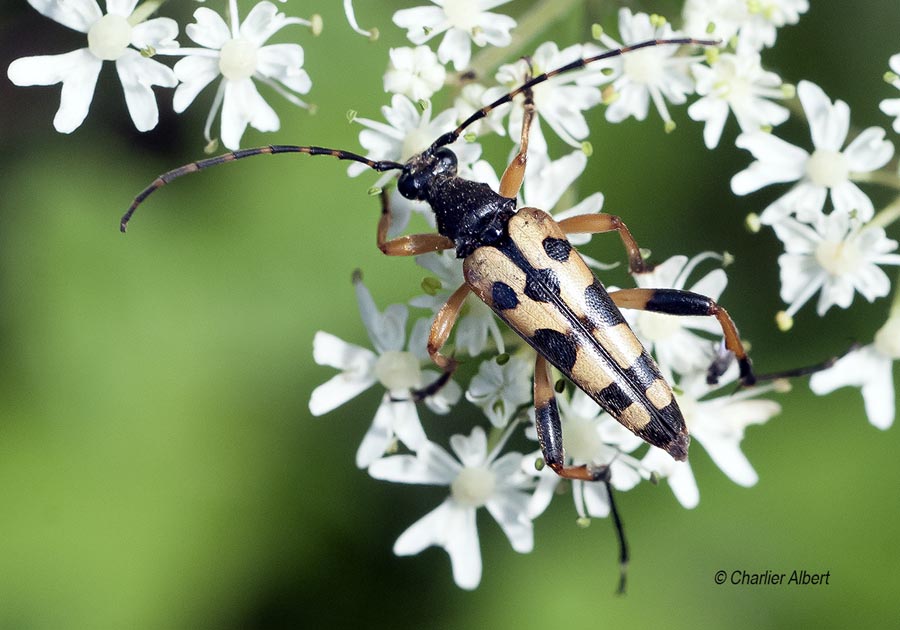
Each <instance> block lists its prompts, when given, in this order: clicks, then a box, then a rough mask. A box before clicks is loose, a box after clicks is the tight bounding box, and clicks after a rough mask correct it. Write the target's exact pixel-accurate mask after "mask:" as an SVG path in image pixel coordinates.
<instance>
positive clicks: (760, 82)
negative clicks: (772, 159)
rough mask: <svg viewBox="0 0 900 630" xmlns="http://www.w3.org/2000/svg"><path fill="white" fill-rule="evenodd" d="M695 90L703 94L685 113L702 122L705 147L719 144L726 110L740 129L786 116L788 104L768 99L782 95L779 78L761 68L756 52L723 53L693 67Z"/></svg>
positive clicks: (765, 124) (770, 123) (755, 127)
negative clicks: (703, 123) (783, 105)
mask: <svg viewBox="0 0 900 630" xmlns="http://www.w3.org/2000/svg"><path fill="white" fill-rule="evenodd" d="M692 70H693V72H694V77H695V78H696V80H697V93H698V94H699V95H700V96H701V97H702V98H700V99H699V100H697V101H696V102H694V103H692V104H691V106H690V107H688V116H690V117H691V118H692V119H694V120H697V121H702V122H705V123H706V124H705V125H704V127H703V140H704V142H705V143H706V146H707V148H709V149H712V148H714V147H715V146H716V145H718V144H719V139H720V138H721V137H722V129H723V128H724V127H725V120H726V119H727V118H728V110H729V109H730V110H731V111H733V112H734V117H735V118H736V119H737V122H738V125H740V127H741V131H759V130H760V129H761V128H763V127H770V126H775V125H780V124H781V123H783V122H784V121H785V120H787V119H788V116H789V112H788V110H787V108H785V107H782V106H781V105H777V104H775V103H772V102H771V101H769V100H767V99H770V98H784V96H785V95H784V93H783V92H782V90H781V79H780V78H779V77H778V75H777V74H775V73H774V72H767V71H765V70H763V68H762V65H761V63H760V58H759V54H757V53H749V54H745V55H732V54H728V53H725V54H722V55H720V56H719V58H718V59H717V60H716V61H715V63H713V64H712V66H711V67H710V66H706V65H702V64H696V65H694V66H693V68H692Z"/></svg>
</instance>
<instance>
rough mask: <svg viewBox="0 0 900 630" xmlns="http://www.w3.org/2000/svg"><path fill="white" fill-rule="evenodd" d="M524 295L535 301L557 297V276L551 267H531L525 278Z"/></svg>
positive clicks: (545, 300)
mask: <svg viewBox="0 0 900 630" xmlns="http://www.w3.org/2000/svg"><path fill="white" fill-rule="evenodd" d="M525 295H527V296H528V297H529V298H531V299H532V300H534V301H535V302H549V301H550V300H551V299H553V297H554V296H555V297H559V277H558V276H557V275H556V273H555V272H554V271H553V270H552V269H532V270H531V271H530V272H529V273H528V275H527V276H526V278H525Z"/></svg>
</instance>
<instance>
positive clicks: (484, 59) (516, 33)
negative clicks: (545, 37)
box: [470, 0, 581, 78]
mask: <svg viewBox="0 0 900 630" xmlns="http://www.w3.org/2000/svg"><path fill="white" fill-rule="evenodd" d="M580 3H581V0H541V1H540V2H536V3H534V5H533V6H532V8H531V9H530V10H529V11H528V12H527V13H526V14H525V15H523V16H522V18H521V19H519V20H518V23H517V25H516V28H514V29H513V31H512V35H513V37H512V42H511V43H510V45H509V46H506V47H504V48H496V47H493V46H489V47H487V48H482V49H481V52H479V53H478V54H477V55H475V57H474V58H473V59H472V64H471V66H470V71H472V72H474V73H475V76H476V77H477V78H481V77H485V76H488V75H489V74H493V72H494V71H495V70H496V69H497V68H499V67H500V64H502V63H504V62H506V63H509V61H510V60H512V59H516V58H517V57H519V56H521V54H522V51H523V50H524V49H525V46H526V45H527V44H530V43H531V42H532V40H534V39H535V38H536V37H537V36H538V35H540V34H541V33H542V32H544V31H545V30H547V28H549V27H550V25H551V24H553V23H554V22H556V21H557V20H560V19H562V18H563V17H565V16H566V15H568V13H569V11H571V10H572V7H574V6H575V5H576V4H580Z"/></svg>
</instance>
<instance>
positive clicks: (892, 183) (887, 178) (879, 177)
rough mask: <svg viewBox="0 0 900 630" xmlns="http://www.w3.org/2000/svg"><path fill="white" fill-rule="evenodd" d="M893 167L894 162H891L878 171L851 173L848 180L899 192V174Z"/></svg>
mask: <svg viewBox="0 0 900 630" xmlns="http://www.w3.org/2000/svg"><path fill="white" fill-rule="evenodd" d="M894 167H896V164H895V162H891V163H890V164H888V166H887V167H886V168H883V169H881V170H879V171H872V172H870V173H853V174H852V175H851V177H850V179H852V180H853V181H855V182H869V183H872V184H880V185H882V186H887V187H888V188H895V189H897V190H900V174H898V173H897V171H896V168H894Z"/></svg>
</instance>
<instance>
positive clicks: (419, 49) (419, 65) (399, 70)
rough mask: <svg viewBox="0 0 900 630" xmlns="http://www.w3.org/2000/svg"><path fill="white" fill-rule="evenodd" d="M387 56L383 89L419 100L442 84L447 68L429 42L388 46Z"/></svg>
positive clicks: (435, 90) (429, 94)
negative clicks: (388, 59) (389, 61)
mask: <svg viewBox="0 0 900 630" xmlns="http://www.w3.org/2000/svg"><path fill="white" fill-rule="evenodd" d="M390 56H391V63H390V66H389V67H388V70H387V72H385V73H384V91H385V92H393V93H394V94H403V95H405V96H408V97H409V98H410V99H412V100H413V101H420V100H423V99H427V98H431V95H432V94H434V93H435V92H437V91H438V90H440V89H441V88H442V87H443V86H444V79H445V78H446V77H447V71H446V70H444V66H442V65H441V64H440V63H438V59H437V55H435V54H434V53H433V52H431V49H430V48H428V46H416V47H415V48H391V50H390Z"/></svg>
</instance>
